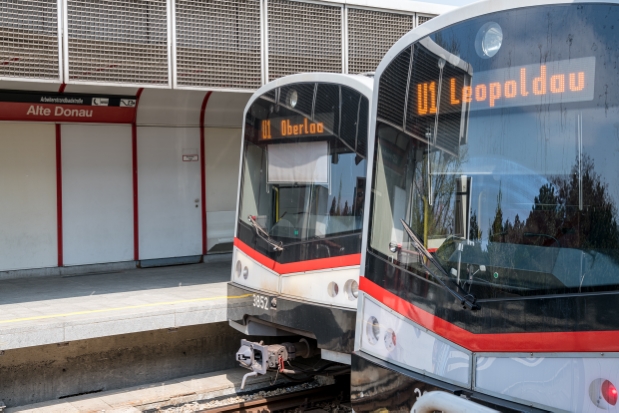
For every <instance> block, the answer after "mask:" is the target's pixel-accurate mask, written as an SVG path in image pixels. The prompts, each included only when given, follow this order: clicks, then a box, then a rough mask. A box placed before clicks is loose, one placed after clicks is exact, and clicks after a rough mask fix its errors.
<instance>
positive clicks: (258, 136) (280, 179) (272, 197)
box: [237, 83, 369, 263]
mask: <svg viewBox="0 0 619 413" xmlns="http://www.w3.org/2000/svg"><path fill="white" fill-rule="evenodd" d="M368 111H369V107H368V99H367V97H365V96H363V95H362V94H361V93H359V92H357V91H355V90H353V89H352V88H349V87H346V86H342V85H337V84H329V83H301V84H292V85H288V86H282V87H280V88H277V89H275V90H272V91H269V92H267V93H265V94H264V95H262V96H260V97H259V98H258V99H257V100H256V101H254V103H253V104H252V105H251V107H250V108H249V109H248V110H247V115H246V118H245V135H244V138H245V142H244V148H243V165H242V169H243V171H242V177H241V199H240V207H239V217H238V231H237V234H238V238H239V239H240V240H241V241H242V242H244V243H246V244H247V245H249V246H250V247H251V248H253V249H255V250H256V251H258V252H260V253H261V254H263V255H266V256H268V257H269V258H271V259H274V260H276V261H277V262H280V263H287V262H297V261H303V260H311V259H319V258H331V257H338V256H343V255H349V254H358V253H359V252H360V251H361V230H362V223H363V208H364V200H365V182H366V169H367V161H366V146H367V128H368V123H367V121H368Z"/></svg>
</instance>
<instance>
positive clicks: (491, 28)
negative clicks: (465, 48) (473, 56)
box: [475, 22, 503, 59]
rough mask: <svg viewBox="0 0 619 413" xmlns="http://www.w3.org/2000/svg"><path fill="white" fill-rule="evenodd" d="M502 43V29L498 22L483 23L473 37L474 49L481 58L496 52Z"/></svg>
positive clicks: (488, 56)
mask: <svg viewBox="0 0 619 413" xmlns="http://www.w3.org/2000/svg"><path fill="white" fill-rule="evenodd" d="M502 44H503V30H502V29H501V26H499V25H498V23H494V22H489V23H486V24H484V25H483V26H481V28H480V29H479V31H478V32H477V36H476V37H475V51H476V52H477V54H478V55H479V57H481V58H483V59H489V58H491V57H493V56H494V55H495V54H497V53H498V52H499V49H500V48H501V45H502Z"/></svg>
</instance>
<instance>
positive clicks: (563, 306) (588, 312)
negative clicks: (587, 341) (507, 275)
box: [365, 253, 619, 350]
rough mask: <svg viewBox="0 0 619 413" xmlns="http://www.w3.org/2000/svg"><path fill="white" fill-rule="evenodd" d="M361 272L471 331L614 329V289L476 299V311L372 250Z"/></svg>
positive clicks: (618, 323) (617, 320)
mask: <svg viewBox="0 0 619 413" xmlns="http://www.w3.org/2000/svg"><path fill="white" fill-rule="evenodd" d="M365 276H366V277H367V278H368V279H369V280H370V281H372V282H374V283H375V284H378V285H379V286H381V287H382V288H385V289H386V290H387V291H389V292H391V293H393V294H395V295H397V296H398V297H401V298H402V299H404V300H406V301H408V302H411V303H413V304H414V305H416V306H418V307H420V308H422V309H423V310H425V311H427V312H429V313H431V314H434V315H435V316H437V317H440V318H442V319H443V320H447V321H449V322H450V323H452V324H455V325H457V326H458V327H461V328H463V329H465V330H468V331H470V332H472V333H476V334H481V333H495V334H498V333H535V332H561V331H603V330H619V307H618V306H617V300H619V293H614V292H613V293H604V294H581V295H578V296H574V295H572V296H565V295H556V296H547V297H532V298H527V299H513V300H505V299H501V300H492V301H490V300H488V301H484V302H483V303H480V306H481V309H480V310H478V311H468V310H463V309H462V305H461V304H460V302H459V301H457V300H456V299H455V298H454V297H453V296H452V295H451V294H449V293H448V292H447V291H446V290H445V289H444V288H443V287H442V286H440V285H439V284H438V283H436V282H434V281H433V280H432V277H431V276H429V275H427V274H424V273H421V272H420V273H416V272H412V271H410V272H409V271H406V270H404V269H401V268H398V267H396V266H394V265H392V264H391V263H389V262H388V261H387V260H385V259H383V258H381V257H378V256H376V255H375V254H372V253H368V254H367V256H366V268H365ZM597 309H600V310H601V311H597ZM462 344H464V345H466V343H462ZM515 350H517V349H515Z"/></svg>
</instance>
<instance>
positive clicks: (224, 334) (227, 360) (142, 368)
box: [0, 322, 242, 407]
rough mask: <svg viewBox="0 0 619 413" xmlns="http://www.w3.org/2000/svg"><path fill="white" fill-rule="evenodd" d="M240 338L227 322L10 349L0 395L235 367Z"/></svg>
mask: <svg viewBox="0 0 619 413" xmlns="http://www.w3.org/2000/svg"><path fill="white" fill-rule="evenodd" d="M241 338H242V335H241V334H240V333H238V332H237V331H235V330H233V329H232V328H230V327H229V326H228V323H226V322H223V323H213V324H205V325H198V326H191V327H182V328H179V329H175V330H154V331H148V332H145V333H134V334H127V335H118V336H109V337H103V338H97V339H91V340H78V341H72V342H69V343H60V344H50V345H44V346H37V347H27V348H20V349H14V350H6V351H4V352H0V354H1V355H0V400H2V401H4V403H5V404H6V406H7V407H13V406H22V405H25V404H31V403H37V402H41V401H47V400H54V399H59V398H62V397H66V396H71V395H76V394H81V393H90V392H98V391H105V390H113V389H120V388H125V387H130V386H136V385H140V384H145V383H157V382H159V381H163V380H170V379H174V378H179V377H184V376H189V375H194V374H201V373H208V372H212V371H218V370H223V369H229V368H233V367H236V366H237V363H236V362H235V360H234V354H235V353H236V350H237V349H238V345H239V344H240V339H241Z"/></svg>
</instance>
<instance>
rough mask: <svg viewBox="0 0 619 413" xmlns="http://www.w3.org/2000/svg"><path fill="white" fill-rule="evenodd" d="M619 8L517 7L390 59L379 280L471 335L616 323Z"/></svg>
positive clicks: (382, 114)
mask: <svg viewBox="0 0 619 413" xmlns="http://www.w3.org/2000/svg"><path fill="white" fill-rule="evenodd" d="M618 19H619V7H618V6H616V5H603V4H586V5H578V4H566V5H554V6H538V7H529V8H521V9H514V10H509V11H505V12H499V13H493V14H488V15H483V16H480V17H477V18H473V19H470V20H467V21H464V22H461V23H457V24H454V25H451V26H449V27H447V28H445V29H442V30H440V31H437V32H435V33H432V34H430V35H429V36H427V37H425V38H422V39H420V40H419V41H418V42H416V43H414V44H412V45H410V46H409V47H406V48H404V49H402V51H401V53H400V54H399V55H398V56H396V57H394V58H393V60H392V61H391V62H390V64H389V66H387V68H386V69H385V71H384V72H383V73H382V74H381V75H380V76H381V77H380V80H379V90H378V102H377V105H378V112H377V119H376V135H375V147H374V159H373V165H372V168H373V182H372V193H371V196H372V200H371V203H370V205H371V211H370V228H369V240H368V251H367V260H366V268H365V275H366V276H367V277H368V279H370V280H372V281H373V282H375V283H376V284H378V285H379V286H381V287H383V288H385V289H387V290H389V291H390V292H392V293H394V294H396V295H398V296H400V297H401V298H403V299H405V300H407V301H409V302H411V303H413V304H415V305H417V306H419V307H421V308H423V309H424V310H426V311H428V312H430V313H432V314H434V315H436V316H438V317H440V318H443V319H445V320H447V321H449V322H451V323H454V324H456V325H458V326H460V327H462V328H465V329H467V330H469V331H471V332H474V333H507V332H538V331H586V330H617V329H619V321H617V320H619V317H617V315H618V314H617V309H616V305H614V303H616V301H617V295H618V290H619V226H618V221H619V209H618V208H619V189H618V188H619V163H618V162H616V159H617V154H619V139H617V136H618V135H617V130H618V129H617V119H619V80H618V79H619V55H617V54H616V53H615V51H616V50H617V49H619V26H617V28H616V27H615V26H616V25H615V22H616V21H617V20H618ZM402 220H403V221H404V224H403V223H402ZM409 232H410V233H412V234H413V235H414V236H411V235H409ZM420 251H422V252H430V253H432V254H433V257H434V259H435V261H432V260H428V259H426V258H423V259H421V258H420V257H421V256H422V255H420V254H419V252H420ZM449 290H451V293H450V292H449ZM458 295H459V296H460V297H467V300H468V301H470V302H476V303H477V304H478V305H479V306H480V307H481V310H479V311H475V312H467V311H463V310H462V308H461V307H462V306H461V305H460V302H459V300H458V299H456V298H455V296H458Z"/></svg>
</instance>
